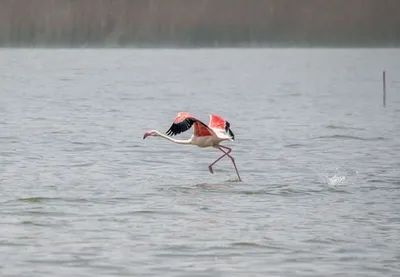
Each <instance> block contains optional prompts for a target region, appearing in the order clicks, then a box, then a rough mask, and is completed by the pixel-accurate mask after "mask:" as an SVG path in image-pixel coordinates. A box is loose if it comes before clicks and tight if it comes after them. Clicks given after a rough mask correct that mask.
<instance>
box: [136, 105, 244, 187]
mask: <svg viewBox="0 0 400 277" xmlns="http://www.w3.org/2000/svg"><path fill="white" fill-rule="evenodd" d="M192 125H194V132H193V135H192V137H191V138H190V139H188V140H179V139H174V138H172V137H170V135H177V134H180V133H182V132H185V131H187V130H189V129H190V128H191V127H192ZM166 134H167V135H164V134H162V133H160V132H159V131H157V130H152V131H148V132H145V133H144V136H143V139H145V138H146V137H148V136H154V137H157V136H158V137H162V138H164V139H167V140H169V141H172V142H174V143H178V144H187V145H196V146H198V147H201V148H205V147H214V148H217V149H219V150H221V151H222V152H223V153H224V154H223V155H222V156H221V157H219V158H218V159H216V160H215V161H214V162H213V163H212V164H210V165H209V166H208V169H209V170H210V172H211V173H214V171H213V169H212V166H213V165H214V164H216V163H217V162H218V161H219V160H221V159H222V158H223V157H225V156H228V157H229V158H230V159H231V161H232V163H233V166H234V167H235V170H236V173H237V176H238V178H239V181H242V180H241V178H240V175H239V171H238V169H237V167H236V164H235V159H234V158H233V157H232V156H231V155H229V153H231V152H232V149H231V148H229V147H227V146H222V145H220V143H221V142H222V141H226V140H228V141H233V140H234V139H235V135H234V134H233V132H232V130H231V129H230V124H229V122H228V121H226V120H225V119H223V118H222V117H219V116H217V115H214V114H211V115H210V123H209V124H208V126H207V125H206V124H204V123H203V122H201V121H200V120H198V119H197V118H195V117H194V116H192V115H191V114H189V113H186V112H180V113H178V115H177V116H176V118H175V120H174V122H173V123H172V125H171V127H170V128H169V130H168V131H167V132H166ZM224 149H225V150H227V151H225V150H224Z"/></svg>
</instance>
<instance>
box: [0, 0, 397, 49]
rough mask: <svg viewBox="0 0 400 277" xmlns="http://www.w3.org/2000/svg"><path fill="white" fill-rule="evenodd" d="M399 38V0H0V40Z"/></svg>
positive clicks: (214, 42) (353, 42)
mask: <svg viewBox="0 0 400 277" xmlns="http://www.w3.org/2000/svg"><path fill="white" fill-rule="evenodd" d="M241 45H256V46H257V45H267V46H268V45H270V46H285V45H288V46H346V47H348V46H366V47H368V46H374V47H375V46H383V47H393V46H399V45H400V0H0V46H3V47H8V46H23V47H29V46H39V47H58V46H62V47H82V46H87V47H103V46H104V47H121V46H178V47H179V46H184V47H192V46H241Z"/></svg>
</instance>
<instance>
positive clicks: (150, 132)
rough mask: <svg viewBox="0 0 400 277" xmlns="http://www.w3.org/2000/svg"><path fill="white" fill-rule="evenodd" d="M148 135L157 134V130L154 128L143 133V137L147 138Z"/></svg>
mask: <svg viewBox="0 0 400 277" xmlns="http://www.w3.org/2000/svg"><path fill="white" fill-rule="evenodd" d="M148 136H153V137H155V136H158V132H157V131H156V130H152V131H147V132H145V133H144V136H143V139H145V138H147V137H148Z"/></svg>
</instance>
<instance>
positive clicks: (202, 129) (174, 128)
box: [166, 112, 214, 136]
mask: <svg viewBox="0 0 400 277" xmlns="http://www.w3.org/2000/svg"><path fill="white" fill-rule="evenodd" d="M192 125H194V135H195V136H212V135H214V132H213V131H212V130H211V129H210V128H208V126H207V125H206V124H204V123H203V122H201V121H200V120H198V119H197V118H195V117H194V116H193V115H191V114H189V113H187V112H180V113H178V115H177V116H176V118H175V120H174V122H173V123H172V125H171V127H170V128H169V129H168V131H167V132H166V134H167V135H169V136H172V135H177V134H180V133H183V132H185V131H187V130H189V129H190V128H191V127H192Z"/></svg>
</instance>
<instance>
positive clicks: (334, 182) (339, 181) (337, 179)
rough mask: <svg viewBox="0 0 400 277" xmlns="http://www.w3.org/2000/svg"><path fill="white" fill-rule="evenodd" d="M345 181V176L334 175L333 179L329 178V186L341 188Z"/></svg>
mask: <svg viewBox="0 0 400 277" xmlns="http://www.w3.org/2000/svg"><path fill="white" fill-rule="evenodd" d="M345 180H346V177H345V176H338V175H333V176H332V177H328V184H329V185H331V186H341V185H343V184H344V182H345Z"/></svg>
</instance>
